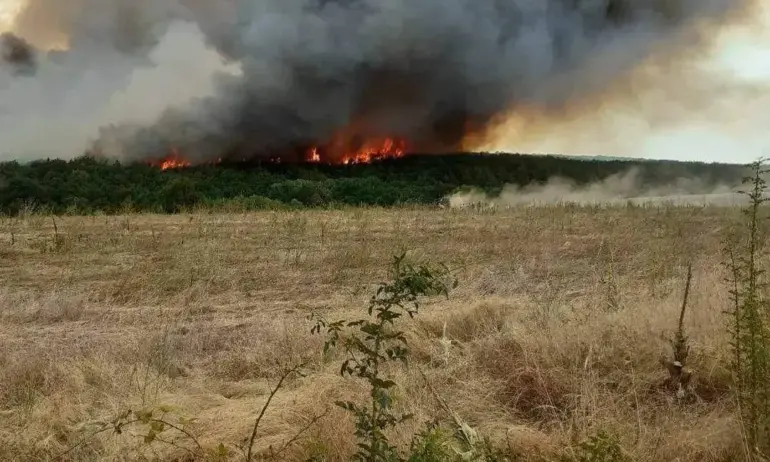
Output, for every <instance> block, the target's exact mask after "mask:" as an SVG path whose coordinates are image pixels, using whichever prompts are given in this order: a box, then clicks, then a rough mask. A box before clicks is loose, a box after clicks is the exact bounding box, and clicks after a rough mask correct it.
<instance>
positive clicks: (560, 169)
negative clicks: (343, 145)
mask: <svg viewBox="0 0 770 462" xmlns="http://www.w3.org/2000/svg"><path fill="white" fill-rule="evenodd" d="M632 167H635V168H637V169H638V172H639V176H638V179H639V180H640V181H641V183H642V184H643V185H644V186H655V185H666V184H671V183H672V182H674V181H676V180H677V179H681V178H697V179H698V180H699V181H701V182H702V183H703V184H704V185H716V184H720V183H728V184H736V183H738V182H740V180H741V178H742V176H743V174H744V172H745V168H744V166H741V165H734V164H705V163H696V162H675V161H641V160H633V161H632V160H629V161H625V160H623V161H621V160H601V159H591V158H585V159H580V158H570V157H560V156H534V155H524V154H479V153H468V154H446V155H442V154H430V155H411V156H406V157H403V158H400V159H386V160H382V161H379V162H373V163H370V164H354V165H323V164H276V163H268V162H261V163H260V162H256V161H253V162H238V163H228V162H225V163H223V164H219V165H201V166H194V167H187V168H180V169H170V170H165V171H162V170H161V169H159V168H157V167H154V166H151V165H146V164H143V163H133V164H125V165H124V164H121V163H119V162H117V161H112V160H105V159H96V158H92V157H80V158H76V159H73V160H69V161H65V160H58V159H46V160H38V161H33V162H29V163H19V162H15V161H14V162H4V163H0V212H1V213H4V214H18V213H19V212H20V211H23V210H28V209H29V208H30V207H35V208H38V209H39V208H43V209H45V210H47V211H50V212H52V213H80V214H85V213H93V212H97V211H98V212H103V213H120V212H125V211H127V210H131V211H149V212H167V213H174V212H178V211H180V210H183V209H185V208H189V207H193V206H204V207H205V206H211V207H226V206H234V207H239V208H242V209H250V210H254V209H266V208H280V207H325V206H334V205H376V206H394V205H407V204H430V203H436V202H438V201H441V200H442V198H444V197H446V196H447V195H448V194H451V193H453V192H456V191H458V190H461V189H463V188H478V189H481V190H483V191H485V192H487V193H489V194H492V195H494V194H495V193H497V192H499V191H500V190H501V189H502V188H503V186H505V185H507V184H513V185H519V186H525V185H529V184H533V183H544V182H546V181H547V180H548V179H550V178H553V177H556V176H558V177H561V178H565V179H568V180H572V181H573V182H575V184H577V185H583V184H589V183H592V182H596V181H600V180H603V179H606V178H607V177H609V176H611V175H614V174H619V173H623V172H626V171H628V170H629V169H630V168H632Z"/></svg>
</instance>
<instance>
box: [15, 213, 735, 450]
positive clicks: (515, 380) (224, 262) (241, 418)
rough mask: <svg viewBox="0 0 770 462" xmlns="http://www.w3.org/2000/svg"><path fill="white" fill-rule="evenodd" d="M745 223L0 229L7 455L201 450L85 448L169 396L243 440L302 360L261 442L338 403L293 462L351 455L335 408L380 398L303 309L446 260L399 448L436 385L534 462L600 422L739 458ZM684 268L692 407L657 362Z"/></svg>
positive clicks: (507, 219)
mask: <svg viewBox="0 0 770 462" xmlns="http://www.w3.org/2000/svg"><path fill="white" fill-rule="evenodd" d="M734 215H735V213H734V211H733V210H732V209H725V208H717V207H672V206H668V207H646V208H645V207H630V206H629V207H626V206H618V207H612V208H595V207H576V206H553V207H531V208H525V207H521V208H515V209H510V210H496V211H494V210H492V211H489V210H488V211H480V210H455V209H443V210H442V209H427V208H417V209H395V210H394V209H391V210H384V209H351V210H343V211H302V212H263V213H249V214H208V213H205V212H202V213H193V214H181V215H175V216H161V215H127V216H89V217H77V216H73V217H56V218H55V219H54V218H52V217H50V216H48V217H46V216H36V215H29V216H24V217H20V218H2V219H0V277H2V285H1V286H0V460H2V461H17V460H18V461H28V460H29V461H31V460H49V459H53V458H56V457H57V456H58V455H60V454H62V453H63V452H64V451H66V450H67V449H68V448H71V447H72V446H75V445H76V444H78V443H80V444H78V445H77V446H76V447H75V448H74V449H71V450H70V451H69V452H67V453H66V454H65V455H64V456H63V457H60V458H59V459H58V460H84V461H85V460H110V461H113V460H184V458H185V457H188V458H189V457H191V456H190V455H189V453H188V451H187V450H186V449H185V448H194V444H193V443H191V442H190V441H188V439H186V438H179V439H175V440H171V441H169V443H173V444H165V443H162V442H155V443H153V444H149V445H145V444H143V442H142V439H141V435H139V434H137V433H136V432H134V431H132V430H131V429H130V428H127V429H126V431H124V432H122V433H121V434H120V435H116V434H113V433H112V432H104V433H101V434H99V435H96V436H93V437H90V438H85V439H84V437H86V436H88V435H89V434H90V433H89V432H90V431H91V430H89V429H90V428H92V427H93V425H94V422H98V421H104V420H106V421H109V420H112V419H113V418H115V417H116V416H118V415H119V414H120V413H121V412H122V411H123V410H126V409H129V408H130V409H137V408H140V407H151V406H156V407H157V406H161V405H166V406H170V407H171V408H172V409H173V412H172V413H173V415H182V416H185V417H188V418H195V419H197V420H195V421H194V422H193V423H191V424H189V426H188V427H187V428H189V432H190V433H191V434H193V435H195V436H196V438H197V439H198V441H199V442H200V444H201V445H202V446H203V447H204V448H216V447H217V446H218V445H219V444H220V443H223V444H224V445H226V446H227V447H229V448H236V447H237V446H238V445H240V444H242V442H243V440H244V438H246V437H247V436H248V435H249V434H250V432H251V427H252V426H253V423H254V419H255V416H256V415H257V414H258V412H259V410H260V408H261V407H262V405H263V404H264V402H265V400H266V399H267V396H268V393H269V391H270V388H271V387H272V386H274V385H275V383H276V381H277V379H278V377H279V375H280V373H281V371H282V370H283V369H284V368H286V367H289V366H292V365H294V364H297V363H299V362H300V361H303V360H304V361H308V366H307V367H306V371H307V373H306V375H305V376H304V377H292V378H290V380H288V381H287V382H286V384H285V386H284V387H283V388H282V389H281V390H280V391H279V392H278V393H277V395H276V396H275V399H274V401H273V403H272V405H271V406H270V407H269V408H268V410H267V413H266V415H265V417H264V419H263V421H262V422H261V424H260V429H259V434H258V435H257V441H256V449H257V450H259V451H265V450H267V448H268V447H269V446H270V445H273V446H274V447H279V446H281V444H282V442H283V441H285V440H286V439H287V438H290V437H292V436H293V435H294V433H295V432H296V431H297V430H298V429H300V428H301V427H303V426H304V425H305V423H306V422H307V421H308V419H310V418H311V417H312V416H313V415H316V414H320V413H323V412H324V410H325V409H326V408H329V409H330V410H329V412H328V413H327V414H326V416H325V417H324V418H322V419H321V420H320V422H319V423H318V424H317V425H315V426H313V427H311V428H310V429H309V430H308V431H307V432H306V433H305V434H304V435H303V436H302V438H301V439H300V440H299V441H298V443H297V444H296V445H293V446H292V447H291V448H290V450H287V451H286V452H284V453H283V454H282V455H283V456H284V457H286V458H288V459H290V460H304V459H307V458H309V457H311V456H315V457H318V458H320V459H319V460H347V458H348V457H349V455H350V454H351V452H352V451H354V450H355V443H356V441H355V437H354V435H353V430H354V428H353V423H352V421H351V419H350V418H349V417H348V416H347V414H345V413H344V411H342V410H340V409H338V408H336V407H335V406H334V405H333V404H332V403H333V401H334V400H337V399H343V398H345V399H357V398H365V397H366V393H367V389H366V387H365V386H364V385H363V384H361V383H359V382H357V381H355V380H353V379H349V378H342V377H340V376H339V374H338V372H339V367H340V360H339V359H340V358H339V357H337V358H325V357H324V356H323V354H322V346H323V338H322V337H321V336H312V335H310V327H311V325H312V324H311V322H310V321H309V320H308V319H307V316H308V315H309V314H310V313H311V312H317V313H322V314H323V315H324V316H325V317H327V318H332V319H334V318H345V317H354V316H356V317H358V316H361V315H363V314H364V311H363V309H364V308H365V307H366V304H367V301H368V299H369V297H370V296H371V295H372V292H373V290H374V289H375V288H376V284H377V283H379V282H381V281H383V280H386V279H387V277H388V274H387V271H388V265H389V262H390V260H391V257H392V256H393V255H394V254H397V253H399V252H400V251H402V250H406V251H408V255H409V258H410V259H411V260H412V261H431V262H443V263H446V264H447V265H449V266H450V267H451V268H453V269H454V271H455V276H456V277H457V278H458V280H459V286H458V287H457V288H456V289H455V290H454V291H453V292H452V293H451V294H450V297H449V299H446V298H436V299H430V300H429V301H428V302H427V303H426V304H425V305H424V306H423V307H422V308H421V312H420V314H419V315H418V316H417V317H416V318H415V320H414V321H408V320H405V321H404V323H403V327H404V328H405V330H406V331H407V333H408V338H409V340H410V345H411V347H412V349H413V361H412V363H410V365H409V367H405V368H398V369H394V370H393V374H395V377H396V382H397V383H398V389H397V398H398V405H399V406H400V407H401V408H403V409H406V410H408V411H411V412H413V413H414V414H415V418H414V419H413V420H412V421H410V422H408V423H407V424H405V425H404V426H403V427H402V428H401V429H400V430H399V431H398V432H397V434H395V435H393V437H392V438H393V440H394V441H398V442H400V443H402V444H408V441H409V438H410V437H411V434H412V433H413V432H415V431H417V430H419V429H420V428H422V427H423V425H424V424H425V422H427V421H429V420H431V419H441V420H444V421H447V420H448V419H449V416H448V415H447V412H446V411H445V409H444V408H442V406H441V405H440V404H439V403H438V402H437V400H436V398H435V396H434V393H432V392H431V387H432V388H433V389H435V391H436V393H437V394H438V395H439V396H440V397H441V398H443V400H445V401H446V403H447V404H448V406H449V407H450V408H451V409H452V411H454V412H455V413H456V414H457V415H459V416H460V417H461V418H462V419H464V420H465V421H466V422H468V423H469V424H470V425H471V426H472V427H473V428H474V429H475V430H476V431H477V432H478V433H479V434H480V435H482V436H486V437H489V438H490V439H491V440H492V441H494V442H496V443H497V444H499V445H503V446H506V447H509V448H513V449H514V450H515V451H518V453H520V454H521V455H522V460H540V459H538V457H553V458H555V457H558V456H559V455H560V454H563V453H565V452H566V453H568V452H569V450H570V448H572V447H574V446H575V444H576V443H577V442H579V441H581V440H582V439H584V438H585V437H586V436H588V435H591V434H595V433H596V432H597V431H598V430H600V429H606V430H608V431H610V432H612V433H615V434H617V435H619V438H620V442H621V444H622V446H623V448H624V449H625V450H626V451H627V452H628V453H629V454H630V455H632V456H633V457H634V459H635V460H640V461H674V460H677V461H723V460H730V455H731V454H736V453H737V451H738V447H739V444H740V438H739V435H738V425H737V422H736V419H735V415H734V414H735V413H734V406H733V404H732V400H731V398H730V396H729V395H728V393H727V387H728V386H729V380H730V379H729V374H728V371H727V369H726V365H727V363H728V357H729V347H728V337H727V334H726V332H725V325H726V319H725V315H724V314H723V313H722V312H723V310H725V309H726V308H727V307H728V305H729V302H728V294H727V290H728V288H727V287H726V285H725V283H724V282H723V278H724V276H725V275H724V270H723V269H722V267H721V266H720V264H721V262H722V261H724V257H723V255H722V251H721V243H720V240H721V239H722V237H723V233H724V230H725V228H726V226H727V222H728V219H729V218H730V217H731V216H734ZM54 223H55V225H56V227H55V228H54ZM688 261H692V262H693V284H692V293H691V297H690V306H689V308H688V312H687V315H686V317H685V328H686V329H687V330H688V334H689V336H690V342H691V346H692V351H691V353H690V359H689V365H690V366H691V367H692V368H693V369H694V379H693V380H694V387H693V389H694V391H695V392H696V394H697V398H696V399H694V400H693V401H688V402H686V403H679V402H676V399H675V398H674V397H673V395H672V394H671V393H670V392H669V391H667V390H665V389H663V388H662V387H661V386H660V384H661V382H662V381H663V380H664V379H666V378H667V377H668V373H667V372H666V369H665V368H664V367H663V366H662V365H661V363H660V358H661V357H670V356H671V348H670V346H669V343H668V338H669V337H671V335H672V334H673V331H674V330H675V328H676V323H677V318H678V315H679V310H680V305H681V300H682V292H683V289H684V279H685V273H686V265H687V262H688ZM442 339H444V340H442ZM445 339H449V340H451V341H452V343H451V345H450V344H448V342H446V341H445ZM420 370H423V371H424V372H425V376H426V377H427V382H426V378H424V377H423V375H422V374H421V373H420ZM174 445H176V446H178V447H175V446H174ZM191 445H192V446H191ZM231 454H232V459H233V460H243V455H242V454H241V453H240V452H238V450H237V449H232V451H231ZM551 460H555V459H551Z"/></svg>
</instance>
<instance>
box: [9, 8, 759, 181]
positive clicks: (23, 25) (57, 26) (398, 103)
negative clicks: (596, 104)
mask: <svg viewBox="0 0 770 462" xmlns="http://www.w3.org/2000/svg"><path fill="white" fill-rule="evenodd" d="M755 8H756V4H755V2H753V1H749V0H742V1H736V0H547V1H545V0H544V1H530V0H472V1H471V0H390V1H380V0H219V1H210V0H70V1H67V2H61V0H28V1H27V2H26V4H25V5H24V6H23V7H22V8H21V9H20V13H19V14H18V16H17V17H16V19H15V22H14V26H13V28H12V29H13V33H12V34H10V33H6V34H5V35H3V37H2V45H1V46H0V50H1V51H2V57H3V61H4V64H3V65H1V66H0V101H4V102H5V104H7V105H8V107H7V108H5V109H4V110H2V111H0V139H2V140H3V142H4V144H5V145H4V146H3V147H2V149H3V151H4V152H5V153H7V154H6V155H10V156H12V157H25V156H27V157H28V156H31V155H35V154H32V152H37V154H36V155H38V156H41V157H42V156H46V157H48V156H52V155H54V156H61V157H72V156H75V155H79V154H81V153H82V152H83V151H84V150H86V151H89V152H93V153H97V154H100V155H106V156H110V157H115V158H118V159H120V160H123V161H136V160H144V161H147V160H157V161H158V163H159V165H166V166H183V165H189V164H196V163H207V162H217V161H219V160H220V159H243V158H246V159H249V158H254V157H264V158H271V159H280V160H286V161H291V160H298V161H311V162H330V163H350V162H368V161H370V160H372V159H376V158H381V157H391V156H401V155H404V154H405V153H407V152H423V153H430V152H440V151H443V152H447V151H454V150H458V149H460V148H463V149H473V145H474V144H478V143H482V142H483V141H484V140H485V135H486V134H487V131H488V129H489V128H490V127H492V126H496V125H498V124H499V123H500V122H501V120H504V118H505V116H506V115H509V114H516V115H517V116H518V117H521V116H522V114H526V110H525V108H536V110H537V111H538V113H546V114H552V115H553V117H558V116H559V114H561V113H563V112H564V111H567V110H568V109H569V108H570V107H572V106H573V105H575V104H583V103H584V102H585V101H591V100H596V99H600V98H602V97H605V96H606V95H607V94H608V92H610V89H614V90H613V93H612V97H613V98H615V97H619V96H618V94H617V91H616V86H617V85H616V84H617V83H618V82H621V81H623V79H625V78H626V77H628V76H629V75H631V74H633V73H634V72H635V70H636V69H637V68H638V67H639V66H641V65H643V64H644V63H648V62H649V61H650V60H658V61H660V62H666V63H677V62H680V61H682V62H683V61H687V60H688V59H689V58H690V57H692V56H695V55H698V54H700V53H702V52H704V51H705V50H707V49H708V48H709V46H710V45H711V38H712V37H713V35H714V31H715V30H717V29H718V28H719V27H722V26H725V25H728V24H733V23H735V22H737V21H740V20H741V19H743V18H745V17H746V16H747V15H749V14H750V13H751V12H752V11H754V10H755ZM180 37H184V38H185V39H184V40H183V39H181V38H180ZM191 37H194V38H197V39H198V40H197V41H196V40H192V39H190V38H191ZM52 49H53V50H52ZM161 49H162V50H164V51H163V53H162V54H161V52H160V51H158V50H161ZM206 53H208V54H206ZM212 53H214V54H215V55H216V57H217V60H221V61H223V62H224V64H222V63H220V62H216V63H215V64H212V65H211V68H210V69H209V68H206V69H204V68H203V67H201V68H200V69H202V70H201V71H200V72H187V73H185V72H184V71H179V72H176V75H177V76H178V77H180V78H175V79H169V78H166V76H167V75H169V73H170V72H171V71H170V70H175V69H176V68H177V67H179V69H182V68H183V66H188V65H189V66H192V65H198V64H200V63H201V62H203V61H204V58H205V59H209V58H206V57H207V56H209V55H210V54H212ZM159 55H160V57H159ZM671 65H672V66H675V64H671ZM175 66H176V67H175ZM201 66H202V64H201ZM217 66H218V67H217ZM224 67H227V70H224ZM140 71H142V72H145V75H148V76H149V77H147V78H146V79H145V80H144V81H143V86H142V88H141V91H140V90H136V87H138V85H139V84H136V82H135V80H136V79H135V77H136V75H138V73H139V72H140ZM204 71H206V72H209V74H210V75H211V78H210V79H208V80H207V83H208V88H207V89H205V90H200V91H198V90H190V91H189V92H187V93H186V97H184V98H182V97H180V96H178V93H180V90H181V89H185V88H187V87H190V88H192V84H191V83H190V82H189V81H191V80H193V79H194V78H195V77H196V75H197V74H198V73H203V72H204ZM83 79H85V81H86V82H87V84H80V83H78V82H81V81H83ZM153 79H155V80H153ZM129 87H130V88H132V89H133V90H132V91H135V92H138V93H137V94H139V95H140V96H138V97H135V98H131V97H126V96H125V93H130V92H129V91H128V90H127V88H129ZM41 95H45V98H43V97H41ZM174 95H176V96H174ZM119 96H122V97H123V100H129V103H132V104H128V103H125V101H124V104H123V107H122V109H121V110H116V109H114V108H115V105H116V103H115V100H116V99H119V98H118V97H119ZM172 96H173V97H172ZM6 97H7V98H6ZM31 120H35V121H36V123H37V125H36V126H34V128H33V125H32V124H31V123H30V121H31ZM48 124H50V125H51V127H55V129H54V128H52V129H51V130H50V131H49V133H48V134H47V138H46V139H42V138H43V137H41V135H40V134H41V132H45V131H46V130H47V128H48V126H47V125H48ZM163 162H166V164H163Z"/></svg>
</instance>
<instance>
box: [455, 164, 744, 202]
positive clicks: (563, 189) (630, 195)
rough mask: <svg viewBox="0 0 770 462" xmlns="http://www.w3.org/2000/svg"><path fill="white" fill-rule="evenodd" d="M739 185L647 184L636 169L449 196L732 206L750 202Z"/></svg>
mask: <svg viewBox="0 0 770 462" xmlns="http://www.w3.org/2000/svg"><path fill="white" fill-rule="evenodd" d="M738 186H739V185H728V184H716V185H714V184H706V183H705V182H703V181H701V180H699V179H693V178H680V179H679V180H677V181H675V182H673V183H671V184H667V185H663V186H661V185H655V186H646V185H645V184H644V182H643V181H642V179H641V177H640V172H639V170H638V169H636V168H632V169H630V170H628V171H626V172H624V173H618V174H615V175H611V176H609V177H607V178H605V179H604V180H602V181H599V182H596V183H590V184H587V185H577V184H575V183H574V182H572V181H569V180H567V179H564V178H558V177H554V178H551V179H549V180H548V181H547V182H546V183H545V184H531V185H527V186H525V187H519V186H516V185H506V186H505V187H504V188H503V190H502V191H501V192H500V194H499V195H496V196H490V195H488V194H485V193H484V192H483V191H477V190H476V191H466V192H461V193H457V194H453V195H452V196H450V197H448V198H447V199H448V201H449V205H450V206H451V207H454V208H464V207H476V206H492V207H515V206H522V205H556V204H579V205H612V204H616V205H617V204H628V203H631V204H635V205H660V204H674V205H695V206H702V205H719V206H732V205H743V204H745V203H746V201H747V199H746V196H745V195H743V194H740V193H738V192H737V191H738V190H739V188H738Z"/></svg>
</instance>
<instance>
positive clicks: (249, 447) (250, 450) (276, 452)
mask: <svg viewBox="0 0 770 462" xmlns="http://www.w3.org/2000/svg"><path fill="white" fill-rule="evenodd" d="M303 367H304V364H300V365H298V366H294V367H292V368H290V369H286V370H285V371H284V372H283V374H281V377H280V378H279V379H278V383H277V384H276V385H275V387H273V388H272V389H271V390H270V394H269V395H268V397H267V400H266V401H265V404H264V405H262V409H260V411H259V414H257V417H256V419H255V420H254V426H253V427H252V429H251V435H250V436H249V438H248V439H247V440H246V447H245V448H244V453H245V454H246V461H247V462H250V461H252V460H254V459H255V458H256V454H255V453H254V443H255V442H256V440H257V431H258V430H259V424H260V422H261V421H262V417H264V415H265V412H266V411H267V408H268V407H270V402H271V401H272V400H273V398H274V397H275V394H276V393H278V390H280V389H281V387H282V386H283V383H284V382H285V381H286V379H288V378H289V376H291V375H299V376H302V375H303V374H302V372H301V371H302V368H303ZM327 412H328V411H327ZM327 412H324V413H323V414H320V415H316V416H313V417H312V418H311V419H310V420H309V421H308V423H307V424H305V425H304V426H303V427H302V428H301V429H300V430H299V431H298V432H297V433H295V434H294V436H292V437H291V438H289V439H288V440H287V441H286V442H284V443H283V444H282V445H281V447H280V448H278V449H275V448H273V447H272V446H271V447H270V448H269V454H268V458H269V459H271V460H273V459H277V458H278V457H279V456H281V455H282V454H283V453H284V452H285V451H286V450H287V449H289V447H291V445H293V444H294V443H296V442H297V441H298V440H299V438H300V437H301V436H302V434H303V433H305V432H306V431H307V430H308V429H310V427H312V426H313V425H315V424H316V423H317V422H318V421H319V420H321V419H322V418H323V417H324V416H325V415H326V414H327Z"/></svg>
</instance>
